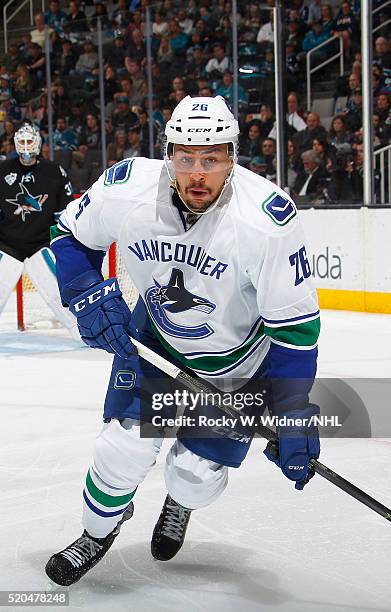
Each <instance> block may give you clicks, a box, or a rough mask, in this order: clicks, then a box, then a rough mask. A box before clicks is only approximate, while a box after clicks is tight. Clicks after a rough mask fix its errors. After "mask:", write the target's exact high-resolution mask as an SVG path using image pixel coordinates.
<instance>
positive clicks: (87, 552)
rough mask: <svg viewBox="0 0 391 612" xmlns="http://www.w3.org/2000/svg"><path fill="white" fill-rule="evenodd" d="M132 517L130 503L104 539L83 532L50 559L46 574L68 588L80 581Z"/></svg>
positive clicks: (131, 505) (131, 504)
mask: <svg viewBox="0 0 391 612" xmlns="http://www.w3.org/2000/svg"><path fill="white" fill-rule="evenodd" d="M132 515H133V503H132V502H130V504H129V506H128V507H127V509H126V510H125V512H124V514H123V516H122V519H121V520H120V521H119V523H118V525H117V526H116V527H115V529H113V531H112V532H111V533H109V535H107V536H106V537H105V538H93V537H91V536H90V535H89V533H88V532H87V531H85V530H84V531H83V533H82V535H81V536H80V538H78V539H77V540H75V542H73V543H72V544H70V545H69V546H67V548H64V550H61V551H60V552H58V553H56V554H55V555H53V556H52V557H50V559H49V561H48V562H47V564H46V567H45V571H46V574H47V575H48V576H49V578H50V579H51V580H53V582H55V583H56V584H60V585H61V586H69V585H71V584H73V583H74V582H77V581H78V580H80V578H81V577H82V576H84V574H86V573H87V572H88V571H89V570H90V569H91V568H92V567H94V565H96V564H97V563H98V561H100V560H101V559H102V557H104V555H105V554H106V553H107V551H108V550H109V548H110V546H111V545H112V544H113V542H114V540H115V538H116V537H117V535H118V534H119V532H120V529H121V525H122V523H124V522H125V521H127V520H128V519H130V518H131V517H132Z"/></svg>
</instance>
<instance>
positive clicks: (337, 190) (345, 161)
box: [326, 145, 356, 202]
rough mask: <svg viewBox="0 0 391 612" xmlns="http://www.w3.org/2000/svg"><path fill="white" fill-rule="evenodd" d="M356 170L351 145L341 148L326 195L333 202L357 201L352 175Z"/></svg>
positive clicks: (337, 154)
mask: <svg viewBox="0 0 391 612" xmlns="http://www.w3.org/2000/svg"><path fill="white" fill-rule="evenodd" d="M353 170H354V163H353V156H352V150H351V148H350V145H345V147H344V148H340V149H339V150H338V151H337V153H336V156H335V160H334V163H333V167H332V170H331V175H330V180H329V181H328V184H327V188H326V195H327V198H328V199H329V200H331V201H332V202H341V201H342V202H353V201H355V200H356V197H355V193H354V186H353V183H352V181H351V175H352V172H353Z"/></svg>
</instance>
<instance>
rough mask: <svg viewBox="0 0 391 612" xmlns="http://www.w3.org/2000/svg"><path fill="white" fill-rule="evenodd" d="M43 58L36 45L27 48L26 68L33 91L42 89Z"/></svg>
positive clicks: (43, 74) (43, 76) (44, 62)
mask: <svg viewBox="0 0 391 612" xmlns="http://www.w3.org/2000/svg"><path fill="white" fill-rule="evenodd" d="M45 64H46V60H45V56H44V54H43V53H42V49H41V47H40V46H39V45H37V44H36V43H29V45H28V46H27V56H26V67H27V70H28V71H29V74H30V79H31V87H32V89H33V90H35V89H38V88H39V87H42V85H43V84H44V78H45Z"/></svg>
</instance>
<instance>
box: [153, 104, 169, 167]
mask: <svg viewBox="0 0 391 612" xmlns="http://www.w3.org/2000/svg"><path fill="white" fill-rule="evenodd" d="M162 115H163V123H162V125H161V126H160V128H159V129H158V133H157V136H156V142H155V156H156V157H157V158H158V159H163V152H164V143H165V134H164V130H165V128H166V125H167V122H168V121H169V120H170V119H171V115H172V109H171V107H170V106H163V108H162Z"/></svg>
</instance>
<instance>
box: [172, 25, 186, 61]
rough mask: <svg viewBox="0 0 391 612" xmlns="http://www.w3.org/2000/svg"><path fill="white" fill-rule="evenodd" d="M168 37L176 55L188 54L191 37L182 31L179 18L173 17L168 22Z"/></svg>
mask: <svg viewBox="0 0 391 612" xmlns="http://www.w3.org/2000/svg"><path fill="white" fill-rule="evenodd" d="M168 38H169V41H170V46H171V49H172V52H173V54H174V56H175V57H184V56H185V55H186V47H187V45H188V42H189V37H188V36H187V34H185V33H184V32H182V29H181V27H180V25H179V23H178V20H177V19H171V21H170V22H169V24H168Z"/></svg>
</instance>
